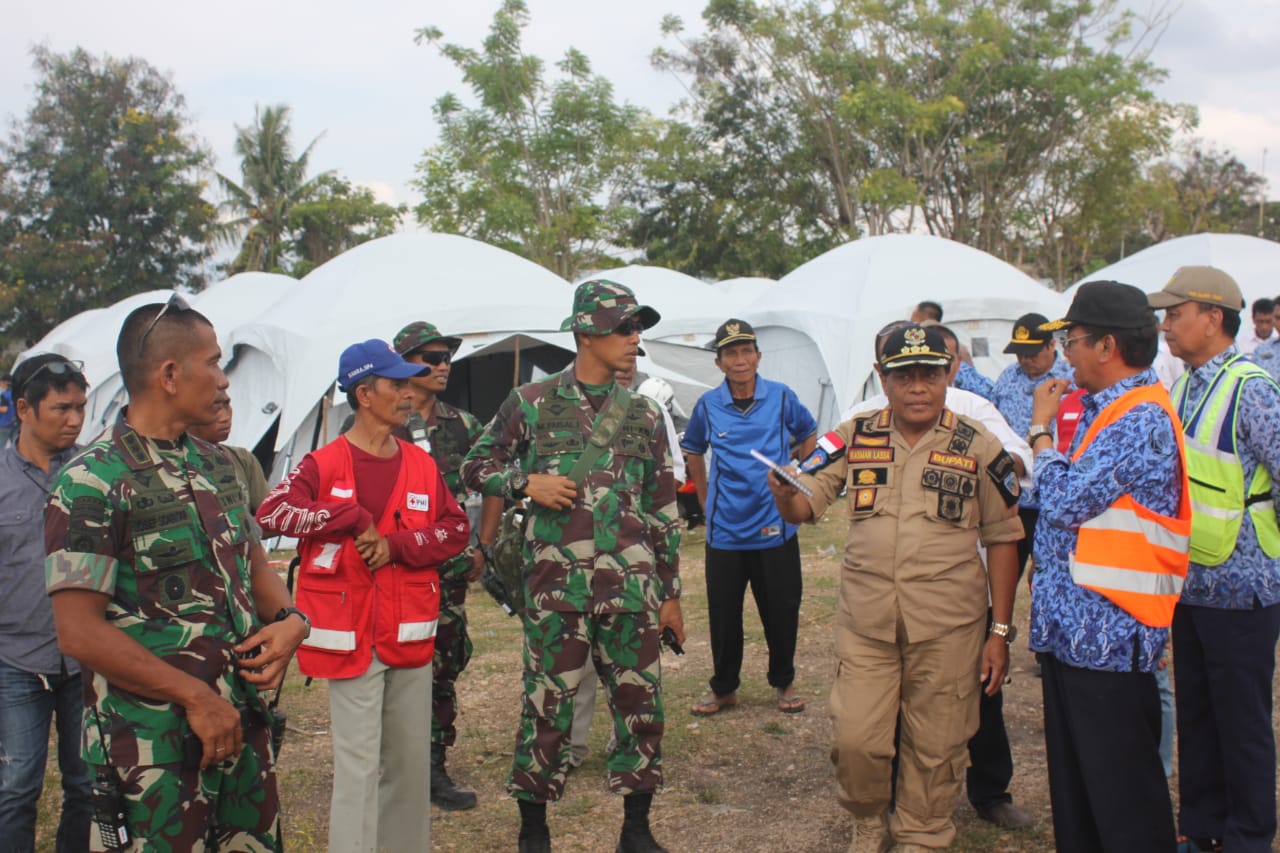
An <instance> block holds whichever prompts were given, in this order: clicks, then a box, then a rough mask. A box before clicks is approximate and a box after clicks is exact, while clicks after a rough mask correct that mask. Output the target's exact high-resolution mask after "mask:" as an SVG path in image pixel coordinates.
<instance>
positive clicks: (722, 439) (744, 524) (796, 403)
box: [680, 376, 818, 551]
mask: <svg viewBox="0 0 1280 853" xmlns="http://www.w3.org/2000/svg"><path fill="white" fill-rule="evenodd" d="M817 430H818V424H817V421H815V420H814V419H813V415H812V414H810V413H809V410H808V409H807V408H805V407H804V405H803V404H802V403H801V402H800V400H799V399H797V398H796V395H795V392H794V391H792V390H791V389H790V388H788V387H787V386H786V385H783V384H782V383H781V382H770V381H769V380H768V379H765V378H764V377H762V376H757V377H756V391H755V402H754V403H752V404H751V407H750V408H749V409H747V410H746V411H745V412H743V411H739V410H738V408H737V407H736V406H734V405H733V395H732V394H731V393H730V392H729V383H728V381H727V380H726V381H725V382H722V383H721V384H720V385H719V386H718V387H716V388H713V389H711V390H710V391H708V392H707V393H705V394H703V395H702V397H700V398H699V399H698V403H697V405H696V406H694V408H693V415H692V417H690V418H689V423H688V425H687V426H686V427H685V429H684V438H683V439H681V441H680V447H681V449H682V450H684V451H686V452H687V453H694V454H698V455H703V454H705V453H706V452H707V450H708V449H710V450H711V451H712V454H711V459H710V461H709V462H708V465H707V544H708V545H710V546H711V547H712V548H722V549H724V550H727V551H745V550H749V549H760V548H773V547H776V546H778V545H781V544H783V543H784V542H786V541H787V540H788V539H790V538H791V537H792V536H794V535H795V532H796V525H794V524H788V523H787V522H785V521H783V520H782V516H781V515H780V514H779V513H778V508H777V507H776V506H775V505H774V503H773V495H771V494H770V493H769V488H768V486H767V485H766V484H765V481H764V475H765V467H764V466H763V465H761V464H760V463H759V462H758V461H756V460H755V459H753V458H751V451H752V449H755V450H759V451H760V452H761V453H763V454H764V455H766V456H768V457H769V458H770V459H773V460H774V461H776V462H779V463H783V464H785V463H786V462H787V461H789V460H790V458H791V442H792V441H793V440H794V441H804V440H805V439H806V438H808V437H809V436H811V435H813V434H814V433H815V432H817Z"/></svg>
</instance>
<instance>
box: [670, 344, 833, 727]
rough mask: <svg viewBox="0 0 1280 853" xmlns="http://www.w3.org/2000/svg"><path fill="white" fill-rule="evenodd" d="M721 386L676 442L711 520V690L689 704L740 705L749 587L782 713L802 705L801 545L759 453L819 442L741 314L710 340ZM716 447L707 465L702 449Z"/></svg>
mask: <svg viewBox="0 0 1280 853" xmlns="http://www.w3.org/2000/svg"><path fill="white" fill-rule="evenodd" d="M712 345H713V346H714V348H715V351H716V366H717V367H719V368H720V372H722V373H723V374H724V383H723V384H722V385H720V386H718V387H716V388H712V389H711V390H710V391H708V392H706V393H705V394H703V395H702V396H701V397H700V398H699V399H698V403H697V405H696V406H694V409H693V414H692V416H691V417H690V418H689V423H688V424H687V425H686V426H685V429H684V438H683V439H681V442H680V447H681V449H682V450H683V451H684V452H685V453H687V454H688V456H689V463H688V466H689V476H690V478H691V479H692V480H693V482H694V485H695V487H696V489H697V493H698V501H699V503H701V504H702V507H703V511H704V513H705V515H706V520H707V544H706V549H707V611H708V615H709V617H710V619H709V621H710V628H711V657H712V665H713V667H714V671H713V673H712V675H711V681H710V688H711V689H710V692H708V693H707V694H706V695H705V696H703V697H702V698H701V699H699V700H698V701H697V703H696V704H694V706H693V714H694V715H695V716H702V717H705V716H710V715H712V714H716V713H719V712H720V711H721V710H723V709H725V708H728V707H732V706H733V705H734V704H736V703H737V701H738V697H737V690H738V684H739V676H740V674H741V670H742V642H743V638H742V602H743V598H744V597H745V596H746V592H747V587H748V586H750V587H751V592H752V594H753V595H754V597H755V600H756V608H757V609H758V610H759V612H760V622H761V624H762V625H763V626H764V637H765V644H766V645H767V646H768V647H769V673H768V679H769V684H770V685H771V686H772V687H773V688H774V691H775V699H774V701H775V703H776V705H777V708H778V710H779V711H782V712H783V713H784V714H796V713H799V712H801V711H803V710H804V700H803V699H802V698H801V697H800V695H799V693H798V692H797V690H796V686H795V683H794V682H795V678H796V668H795V652H796V639H797V636H798V633H799V628H800V598H801V594H802V592H803V583H802V581H801V574H800V543H799V541H798V540H797V539H796V526H795V525H794V524H788V523H787V521H786V519H784V518H783V517H782V516H781V515H779V513H778V510H777V508H776V507H774V505H773V501H772V500H770V498H769V496H768V495H766V494H764V493H763V492H761V491H760V478H759V465H760V463H758V462H756V461H755V460H754V459H752V458H751V451H752V450H757V451H759V452H761V453H764V454H765V455H767V456H769V457H770V458H772V459H773V461H775V462H778V463H780V464H785V463H787V462H788V461H789V460H790V459H791V457H792V450H791V447H792V444H793V443H798V444H799V448H800V449H799V450H798V451H797V452H796V453H797V455H799V456H800V458H802V459H803V458H804V457H806V456H808V455H809V454H810V453H811V452H812V451H813V448H814V444H815V443H816V441H817V429H818V424H817V422H815V421H814V419H813V415H811V414H810V413H809V410H808V409H807V408H805V406H804V404H803V403H801V402H800V400H799V398H798V397H796V394H795V392H794V391H792V390H791V389H790V388H788V387H787V386H786V385H783V384H782V383H781V382H771V381H769V380H768V379H765V378H764V377H762V376H760V375H759V368H760V358H761V353H760V349H759V347H758V346H757V345H756V333H755V330H754V329H753V328H751V324H750V323H747V322H746V321H744V320H726V321H725V322H724V323H722V324H721V325H720V328H719V329H717V330H716V336H715V339H714V341H713V344H712ZM708 450H711V451H712V456H711V462H710V465H708V463H707V462H706V460H705V458H704V454H706V452H707V451H708Z"/></svg>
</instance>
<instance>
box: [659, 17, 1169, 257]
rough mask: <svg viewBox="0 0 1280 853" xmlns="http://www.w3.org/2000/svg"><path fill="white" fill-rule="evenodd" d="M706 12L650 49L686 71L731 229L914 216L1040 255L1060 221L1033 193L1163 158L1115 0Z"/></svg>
mask: <svg viewBox="0 0 1280 853" xmlns="http://www.w3.org/2000/svg"><path fill="white" fill-rule="evenodd" d="M703 17H704V19H705V20H706V23H707V32H706V34H705V35H703V36H701V37H699V38H696V39H692V40H689V39H685V38H684V37H683V36H682V25H681V22H680V21H679V20H678V19H676V18H668V19H667V20H666V21H665V22H664V31H665V32H666V33H667V35H668V36H669V37H672V38H674V39H675V40H676V43H677V45H678V48H677V49H675V50H671V51H668V50H660V51H658V52H657V53H656V54H655V57H654V61H655V63H656V64H657V66H658V67H659V68H662V69H665V70H668V71H670V72H672V73H674V74H676V75H678V76H680V77H681V79H684V80H686V81H687V85H688V86H689V89H690V91H691V92H692V98H691V100H690V102H689V104H688V111H689V114H690V116H691V117H692V119H693V120H694V121H695V122H696V123H697V126H698V128H699V130H700V131H701V132H703V133H704V134H705V135H706V138H707V139H708V143H709V145H710V146H711V147H713V148H715V149H716V151H717V152H718V153H719V155H720V156H722V157H723V158H724V160H725V169H726V171H728V172H730V173H731V174H732V175H733V178H734V179H733V181H732V185H733V191H734V193H735V195H736V198H737V202H738V207H739V209H740V211H741V215H742V216H743V217H745V219H746V220H747V221H750V219H751V218H752V217H754V218H755V219H756V222H755V223H753V228H752V229H744V230H748V231H750V230H756V229H758V228H760V227H766V228H768V230H771V231H773V232H775V233H780V234H782V235H785V238H786V241H787V243H788V244H790V245H808V246H810V247H812V248H813V249H819V248H821V247H822V246H824V245H827V244H831V243H837V242H842V241H844V240H848V239H852V238H855V237H858V236H862V235H864V234H865V235H874V234H881V233H885V232H888V231H894V230H909V229H913V228H917V227H920V226H923V227H924V228H926V229H927V230H928V231H929V232H930V233H933V234H937V235H940V236H944V237H948V238H950V239H954V240H959V241H961V242H965V243H969V244H971V245H974V246H977V247H979V248H982V249H984V250H987V251H989V252H992V253H993V254H996V255H998V256H1002V257H1006V258H1011V259H1012V258H1015V257H1016V256H1018V255H1020V254H1021V255H1025V256H1029V260H1030V261H1031V262H1032V263H1033V264H1035V265H1037V266H1039V265H1041V264H1043V263H1044V261H1043V258H1042V257H1041V254H1042V252H1041V248H1042V247H1041V245H1040V242H1039V239H1038V237H1037V232H1043V233H1047V231H1048V229H1049V228H1052V229H1053V233H1061V231H1062V223H1061V222H1059V221H1053V222H1050V223H1048V224H1047V225H1046V224H1045V222H1044V218H1045V217H1044V214H1043V212H1042V211H1041V210H1040V209H1039V206H1040V205H1041V204H1043V202H1044V201H1045V200H1046V198H1055V199H1056V198H1070V197H1071V196H1072V195H1073V193H1074V192H1075V190H1076V189H1078V186H1077V182H1078V181H1084V180H1099V179H1100V176H1101V175H1103V174H1106V173H1108V172H1114V171H1115V170H1116V169H1118V168H1120V167H1121V166H1123V165H1124V164H1126V163H1130V164H1131V163H1132V162H1134V161H1136V162H1143V161H1144V160H1145V159H1147V158H1149V157H1150V156H1152V155H1153V154H1155V153H1160V152H1161V151H1162V150H1163V149H1162V146H1164V145H1166V144H1167V141H1168V138H1169V129H1170V127H1171V126H1175V125H1176V124H1177V123H1178V120H1179V118H1180V116H1181V112H1180V111H1179V109H1178V108H1176V107H1173V106H1171V105H1168V104H1165V103H1163V102H1161V101H1160V100H1159V99H1157V98H1156V97H1155V96H1154V95H1153V94H1152V93H1151V91H1150V89H1151V86H1152V84H1153V83H1155V82H1157V81H1158V80H1159V79H1161V76H1162V74H1161V72H1160V71H1159V70H1158V69H1156V68H1154V67H1153V66H1151V65H1150V64H1149V63H1148V62H1147V61H1146V60H1145V58H1144V53H1143V49H1142V42H1143V39H1144V37H1145V35H1146V31H1145V30H1141V29H1140V28H1139V27H1138V26H1137V24H1138V22H1137V21H1136V20H1135V19H1134V18H1133V17H1132V16H1131V15H1129V14H1127V13H1125V12H1122V11H1120V9H1119V7H1118V5H1117V4H1116V3H1115V2H1114V0H1103V2H1101V3H1099V4H1097V5H1091V4H1089V3H1085V2H1079V0H916V2H910V3H903V2H898V0H831V2H817V0H773V2H760V3H757V2H753V0H712V2H710V3H709V4H708V6H707V7H706V10H705V11H704V13H703ZM1116 116H1125V117H1127V118H1128V119H1129V121H1130V122H1131V123H1132V124H1137V125H1139V127H1138V128H1137V130H1136V131H1135V130H1133V129H1130V130H1129V131H1127V132H1123V133H1122V132H1121V130H1122V128H1120V127H1118V126H1111V127H1108V126H1106V122H1107V121H1108V119H1110V118H1112V117H1116ZM1112 145H1122V147H1121V149H1120V150H1118V151H1114V152H1113V151H1112V150H1111V148H1110V147H1108V146H1112ZM775 201H776V202H778V204H777V205H776V207H771V203H772V202H775ZM1068 214H1071V215H1077V214H1079V211H1078V210H1075V209H1074V208H1072V206H1071V205H1066V204H1064V205H1063V207H1062V210H1061V211H1060V212H1059V213H1057V214H1055V215H1054V216H1053V217H1052V219H1054V220H1062V219H1065V218H1066V217H1067V216H1068ZM1093 227H1094V226H1090V228H1093Z"/></svg>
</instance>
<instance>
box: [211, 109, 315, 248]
mask: <svg viewBox="0 0 1280 853" xmlns="http://www.w3.org/2000/svg"><path fill="white" fill-rule="evenodd" d="M292 133H293V130H292V128H291V127H290V125H289V107H288V106H286V105H284V104H278V105H276V106H273V107H266V108H261V107H259V108H255V110H254V115H253V124H251V125H250V126H248V127H240V126H238V125H237V126H236V142H235V152H236V154H237V155H239V157H240V176H241V178H240V183H236V182H235V181H233V180H231V179H230V178H228V177H227V176H226V175H224V174H222V173H221V172H219V173H218V182H219V183H220V184H221V185H222V190H223V192H224V193H225V194H226V200H225V201H224V202H223V204H222V209H223V211H224V212H225V213H227V214H228V215H229V216H230V217H231V218H230V219H229V220H227V221H226V222H224V223H223V225H224V229H225V230H224V234H225V235H226V237H227V238H228V239H230V240H237V239H238V240H239V241H240V250H239V252H238V253H237V255H236V257H235V260H233V261H232V262H231V263H230V265H229V266H228V268H227V271H228V272H229V273H239V272H245V271H248V270H262V271H266V272H286V260H287V259H286V258H285V252H286V250H287V248H288V246H289V229H290V215H291V213H292V211H293V208H294V207H295V206H296V205H299V204H302V203H304V202H307V201H309V200H311V198H312V196H313V195H315V194H316V192H317V191H318V190H319V189H320V187H321V181H322V179H324V178H325V177H326V176H328V175H329V174H330V173H329V172H322V173H321V174H319V175H316V176H314V177H308V176H307V166H308V162H309V161H310V159H311V151H312V149H314V148H315V146H316V143H317V142H319V138H318V137H317V138H316V139H313V140H312V141H311V143H310V144H309V145H307V147H306V148H304V149H303V150H302V152H301V153H299V154H297V155H295V154H294V148H293V139H292Z"/></svg>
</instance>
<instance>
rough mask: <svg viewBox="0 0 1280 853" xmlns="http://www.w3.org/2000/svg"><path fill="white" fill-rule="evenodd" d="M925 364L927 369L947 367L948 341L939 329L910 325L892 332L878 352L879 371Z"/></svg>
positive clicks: (949, 360)
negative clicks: (881, 349) (882, 348)
mask: <svg viewBox="0 0 1280 853" xmlns="http://www.w3.org/2000/svg"><path fill="white" fill-rule="evenodd" d="M915 365H925V366H926V367H950V366H951V353H950V352H948V351H947V339H946V338H945V337H943V335H942V332H941V331H939V327H938V326H917V325H916V324H914V323H911V324H909V325H907V326H904V327H902V328H901V329H897V330H896V331H894V332H892V333H891V334H890V335H889V337H888V338H887V339H886V340H885V342H884V350H883V351H882V352H881V353H880V367H881V369H882V370H896V369H897V368H899V367H912V366H915Z"/></svg>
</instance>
